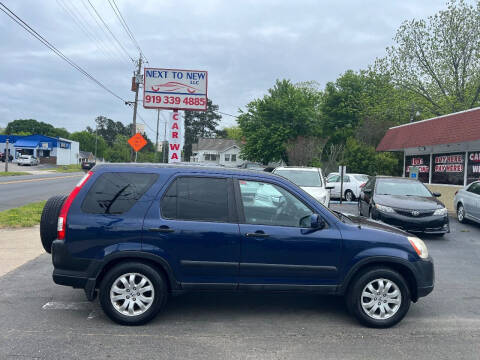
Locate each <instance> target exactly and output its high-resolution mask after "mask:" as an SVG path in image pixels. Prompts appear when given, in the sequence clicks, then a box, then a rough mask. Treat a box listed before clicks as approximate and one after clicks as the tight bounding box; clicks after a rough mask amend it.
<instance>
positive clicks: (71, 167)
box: [49, 164, 83, 173]
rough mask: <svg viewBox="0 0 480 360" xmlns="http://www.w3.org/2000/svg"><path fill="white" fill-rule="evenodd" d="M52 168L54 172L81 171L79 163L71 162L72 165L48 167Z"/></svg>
mask: <svg viewBox="0 0 480 360" xmlns="http://www.w3.org/2000/svg"><path fill="white" fill-rule="evenodd" d="M49 170H53V171H55V172H61V173H69V172H78V171H83V170H82V167H81V166H80V165H79V164H73V165H60V166H58V167H56V168H54V169H49Z"/></svg>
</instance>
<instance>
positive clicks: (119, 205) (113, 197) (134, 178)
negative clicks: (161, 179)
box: [82, 173, 158, 214]
mask: <svg viewBox="0 0 480 360" xmlns="http://www.w3.org/2000/svg"><path fill="white" fill-rule="evenodd" d="M157 178H158V175H157V174H141V173H104V174H101V175H100V176H99V177H98V179H97V181H95V184H93V186H92V187H91V188H90V190H89V191H88V194H87V196H86V197H85V200H84V201H83V204H82V211H83V212H86V213H91V214H122V213H124V212H126V211H128V210H130V208H131V207H132V206H133V205H135V203H136V202H137V201H138V200H139V199H140V198H141V197H142V195H143V194H145V192H146V191H147V190H148V189H149V188H150V187H151V186H152V185H153V184H154V183H155V181H156V180H157Z"/></svg>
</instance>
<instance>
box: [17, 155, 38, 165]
mask: <svg viewBox="0 0 480 360" xmlns="http://www.w3.org/2000/svg"><path fill="white" fill-rule="evenodd" d="M38 163H39V161H38V159H37V158H36V157H35V156H32V155H21V156H20V157H19V158H18V160H17V164H18V165H19V166H22V165H30V166H33V165H38Z"/></svg>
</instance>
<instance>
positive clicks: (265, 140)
mask: <svg viewBox="0 0 480 360" xmlns="http://www.w3.org/2000/svg"><path fill="white" fill-rule="evenodd" d="M320 104H321V93H320V92H319V91H318V90H317V89H315V88H314V87H312V86H310V85H309V84H301V85H297V86H296V85H294V84H292V83H291V82H290V81H289V80H277V82H276V84H275V85H274V86H273V88H271V89H269V90H268V94H267V95H265V96H264V97H263V98H262V99H256V100H253V101H252V102H250V103H249V104H247V109H246V112H242V113H241V114H240V116H239V117H238V124H239V126H240V129H241V131H242V134H243V136H244V137H245V144H244V146H243V148H242V157H243V158H244V159H248V160H252V161H259V162H262V163H263V164H268V163H269V162H270V161H278V160H281V159H283V160H285V161H287V160H288V159H287V152H286V150H287V143H288V141H289V140H291V139H295V138H297V136H313V137H319V136H321V135H322V117H321V113H320Z"/></svg>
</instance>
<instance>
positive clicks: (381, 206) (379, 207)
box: [375, 204, 393, 213]
mask: <svg viewBox="0 0 480 360" xmlns="http://www.w3.org/2000/svg"><path fill="white" fill-rule="evenodd" d="M375 207H376V208H377V210H378V211H381V212H387V213H391V212H393V209H392V208H391V207H389V206H383V205H379V204H375Z"/></svg>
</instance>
